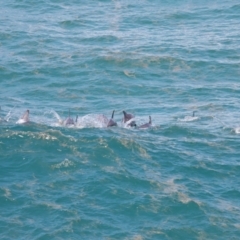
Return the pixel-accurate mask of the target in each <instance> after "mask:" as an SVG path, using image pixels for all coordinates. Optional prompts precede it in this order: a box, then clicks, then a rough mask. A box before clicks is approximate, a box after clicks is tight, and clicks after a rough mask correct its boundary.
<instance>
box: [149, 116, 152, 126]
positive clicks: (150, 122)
mask: <svg viewBox="0 0 240 240" xmlns="http://www.w3.org/2000/svg"><path fill="white" fill-rule="evenodd" d="M149 124H152V118H151V116H149Z"/></svg>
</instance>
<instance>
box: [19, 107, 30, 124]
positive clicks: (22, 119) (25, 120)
mask: <svg viewBox="0 0 240 240" xmlns="http://www.w3.org/2000/svg"><path fill="white" fill-rule="evenodd" d="M29 122H30V121H29V110H26V111H25V113H24V114H23V115H22V117H20V118H19V119H18V121H17V122H16V123H17V124H24V123H29Z"/></svg>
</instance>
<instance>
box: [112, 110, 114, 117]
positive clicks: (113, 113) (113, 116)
mask: <svg viewBox="0 0 240 240" xmlns="http://www.w3.org/2000/svg"><path fill="white" fill-rule="evenodd" d="M114 112H115V110H113V112H112V119H113V118H114Z"/></svg>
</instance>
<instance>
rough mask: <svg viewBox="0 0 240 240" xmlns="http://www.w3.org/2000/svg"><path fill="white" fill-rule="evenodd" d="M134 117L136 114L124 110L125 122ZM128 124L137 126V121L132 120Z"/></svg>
mask: <svg viewBox="0 0 240 240" xmlns="http://www.w3.org/2000/svg"><path fill="white" fill-rule="evenodd" d="M133 118H134V115H133V114H131V113H126V112H125V111H123V122H124V123H126V122H128V121H130V120H131V119H133ZM127 126H130V127H136V126H137V124H136V122H135V121H131V122H130V123H128V124H127Z"/></svg>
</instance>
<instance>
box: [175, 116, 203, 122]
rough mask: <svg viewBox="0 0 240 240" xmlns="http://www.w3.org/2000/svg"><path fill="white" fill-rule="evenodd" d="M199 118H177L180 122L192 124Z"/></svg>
mask: <svg viewBox="0 0 240 240" xmlns="http://www.w3.org/2000/svg"><path fill="white" fill-rule="evenodd" d="M198 119H199V117H192V116H185V117H184V118H178V121H180V122H192V121H196V120H198Z"/></svg>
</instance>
